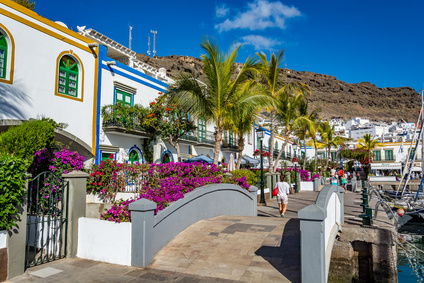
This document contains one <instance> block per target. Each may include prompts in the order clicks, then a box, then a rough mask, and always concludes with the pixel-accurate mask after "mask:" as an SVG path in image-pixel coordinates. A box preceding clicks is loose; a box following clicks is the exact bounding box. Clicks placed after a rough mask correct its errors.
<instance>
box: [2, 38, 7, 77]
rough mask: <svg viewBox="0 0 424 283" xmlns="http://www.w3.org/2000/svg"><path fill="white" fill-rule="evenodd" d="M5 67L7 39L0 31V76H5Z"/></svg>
mask: <svg viewBox="0 0 424 283" xmlns="http://www.w3.org/2000/svg"><path fill="white" fill-rule="evenodd" d="M6 67H7V41H6V37H5V36H4V35H3V34H2V33H0V78H1V79H4V78H6Z"/></svg>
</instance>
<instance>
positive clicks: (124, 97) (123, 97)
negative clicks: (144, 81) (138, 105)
mask: <svg viewBox="0 0 424 283" xmlns="http://www.w3.org/2000/svg"><path fill="white" fill-rule="evenodd" d="M118 101H120V102H122V103H123V104H124V105H128V106H132V105H133V95H132V94H130V93H127V92H125V91H122V90H118V89H117V90H116V91H115V102H118Z"/></svg>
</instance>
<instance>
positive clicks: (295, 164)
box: [292, 142, 299, 194]
mask: <svg viewBox="0 0 424 283" xmlns="http://www.w3.org/2000/svg"><path fill="white" fill-rule="evenodd" d="M292 147H293V150H294V156H295V158H296V153H297V143H296V142H294V143H293V145H292ZM295 160H296V161H295V162H293V163H294V192H295V193H296V194H297V193H298V192H299V186H298V183H297V159H295Z"/></svg>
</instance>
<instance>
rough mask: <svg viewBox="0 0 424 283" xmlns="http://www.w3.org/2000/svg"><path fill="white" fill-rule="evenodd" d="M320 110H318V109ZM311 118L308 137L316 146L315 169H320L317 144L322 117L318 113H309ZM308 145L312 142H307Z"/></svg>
mask: <svg viewBox="0 0 424 283" xmlns="http://www.w3.org/2000/svg"><path fill="white" fill-rule="evenodd" d="M317 111H318V110H317ZM309 120H311V123H310V126H309V128H308V133H307V135H308V137H310V138H311V141H312V144H313V146H314V150H315V153H314V161H315V171H317V170H318V158H317V152H318V145H317V134H318V129H319V126H320V123H321V119H320V118H319V117H318V115H312V113H311V115H309ZM307 145H311V143H309V142H308V143H307Z"/></svg>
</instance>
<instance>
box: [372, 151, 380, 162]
mask: <svg viewBox="0 0 424 283" xmlns="http://www.w3.org/2000/svg"><path fill="white" fill-rule="evenodd" d="M373 160H374V161H381V151H380V150H374V158H373Z"/></svg>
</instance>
